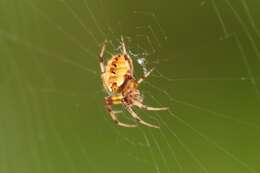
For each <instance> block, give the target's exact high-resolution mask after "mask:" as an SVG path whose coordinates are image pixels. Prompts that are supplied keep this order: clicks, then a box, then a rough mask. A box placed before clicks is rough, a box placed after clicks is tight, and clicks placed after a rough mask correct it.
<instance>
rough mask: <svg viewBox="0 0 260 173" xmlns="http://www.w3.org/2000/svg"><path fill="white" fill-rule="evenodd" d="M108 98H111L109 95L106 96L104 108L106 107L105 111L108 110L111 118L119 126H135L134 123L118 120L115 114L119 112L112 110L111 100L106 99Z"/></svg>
mask: <svg viewBox="0 0 260 173" xmlns="http://www.w3.org/2000/svg"><path fill="white" fill-rule="evenodd" d="M109 99H111V97H108V98H106V108H107V111H108V113H109V115H110V117H111V118H112V120H113V122H114V123H115V124H117V125H118V126H121V127H127V128H132V127H137V125H136V124H125V123H122V122H120V121H119V120H118V118H117V116H116V114H117V113H119V112H115V111H113V110H112V104H113V101H112V102H109V101H108V100H109Z"/></svg>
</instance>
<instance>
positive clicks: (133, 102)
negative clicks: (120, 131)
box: [99, 37, 168, 128]
mask: <svg viewBox="0 0 260 173" xmlns="http://www.w3.org/2000/svg"><path fill="white" fill-rule="evenodd" d="M106 43H107V41H106V40H105V41H104V43H103V45H102V47H101V51H100V54H99V63H100V70H101V80H102V82H103V86H104V88H105V91H106V92H107V94H108V95H109V96H107V97H105V104H106V109H107V111H108V112H109V114H110V116H111V118H112V120H113V121H114V122H115V123H116V124H117V125H119V126H121V127H129V128H130V127H137V124H125V123H122V122H120V121H119V120H118V118H117V116H116V114H117V113H119V112H116V111H113V110H112V105H119V104H121V105H123V106H124V107H125V108H126V110H127V111H128V112H129V113H130V115H131V116H132V117H133V118H134V119H135V120H136V121H137V122H138V123H140V124H143V125H145V126H148V127H153V128H159V126H157V125H153V124H150V123H147V122H145V121H143V120H142V119H141V118H140V117H139V116H138V115H137V114H136V113H135V112H134V111H133V109H132V107H133V106H137V107H138V108H141V109H145V110H147V111H161V110H167V109H168V108H166V107H160V108H155V107H149V106H146V105H144V104H143V97H142V96H141V94H140V90H139V89H138V86H139V84H141V83H142V82H143V81H144V80H145V79H146V78H147V77H148V76H149V75H150V74H151V72H152V71H153V70H154V68H152V69H151V70H150V71H148V72H147V73H145V74H144V75H143V76H142V77H141V78H139V79H138V80H136V79H135V77H134V67H133V61H132V59H131V57H130V56H129V55H128V53H127V51H126V47H125V43H124V40H123V37H121V47H122V52H121V53H119V54H117V55H113V56H112V57H111V58H110V59H109V60H108V61H107V63H106V64H105V63H104V58H103V56H104V52H105V49H106Z"/></svg>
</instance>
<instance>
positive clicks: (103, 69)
mask: <svg viewBox="0 0 260 173" xmlns="http://www.w3.org/2000/svg"><path fill="white" fill-rule="evenodd" d="M106 43H107V40H105V41H104V43H103V45H102V47H101V50H100V54H99V65H100V70H101V73H104V72H105V64H104V53H105V50H106Z"/></svg>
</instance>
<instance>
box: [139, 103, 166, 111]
mask: <svg viewBox="0 0 260 173" xmlns="http://www.w3.org/2000/svg"><path fill="white" fill-rule="evenodd" d="M134 105H135V106H137V107H139V108H140V109H145V110H147V111H165V110H168V109H169V108H168V107H157V108H155V107H150V106H146V105H144V104H143V103H141V102H135V103H134Z"/></svg>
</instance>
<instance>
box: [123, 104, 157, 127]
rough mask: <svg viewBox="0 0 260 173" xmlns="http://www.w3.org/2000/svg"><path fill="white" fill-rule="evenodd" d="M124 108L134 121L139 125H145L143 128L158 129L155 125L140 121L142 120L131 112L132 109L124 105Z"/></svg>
mask: <svg viewBox="0 0 260 173" xmlns="http://www.w3.org/2000/svg"><path fill="white" fill-rule="evenodd" d="M125 107H126V110H127V111H128V112H129V113H130V114H131V115H132V117H133V118H134V119H136V121H137V122H139V123H140V124H143V125H145V126H148V127H152V128H160V127H159V126H156V125H153V124H150V123H147V122H145V121H144V120H142V119H141V118H140V117H139V116H138V115H137V114H136V113H135V112H134V111H133V109H132V108H131V107H130V106H127V105H125Z"/></svg>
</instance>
